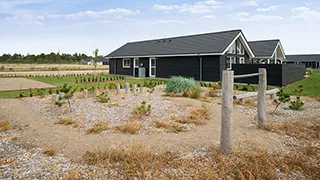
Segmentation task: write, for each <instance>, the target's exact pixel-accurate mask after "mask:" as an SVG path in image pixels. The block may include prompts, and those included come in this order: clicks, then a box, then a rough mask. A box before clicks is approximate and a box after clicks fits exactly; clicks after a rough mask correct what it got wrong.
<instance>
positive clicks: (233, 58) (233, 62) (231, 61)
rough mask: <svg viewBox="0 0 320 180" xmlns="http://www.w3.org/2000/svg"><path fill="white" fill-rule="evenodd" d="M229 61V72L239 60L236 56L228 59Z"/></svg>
mask: <svg viewBox="0 0 320 180" xmlns="http://www.w3.org/2000/svg"><path fill="white" fill-rule="evenodd" d="M227 58H228V59H229V66H230V67H229V68H227V69H228V70H231V69H232V64H236V62H237V60H236V57H234V56H230V57H227Z"/></svg>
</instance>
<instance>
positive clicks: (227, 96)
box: [220, 70, 234, 154]
mask: <svg viewBox="0 0 320 180" xmlns="http://www.w3.org/2000/svg"><path fill="white" fill-rule="evenodd" d="M233 82H234V72H233V71H227V70H224V71H223V73H222V108H221V136H220V148H221V150H223V151H224V152H225V153H227V154H230V153H232V110H233Z"/></svg>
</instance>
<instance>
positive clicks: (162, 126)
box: [155, 121, 171, 129]
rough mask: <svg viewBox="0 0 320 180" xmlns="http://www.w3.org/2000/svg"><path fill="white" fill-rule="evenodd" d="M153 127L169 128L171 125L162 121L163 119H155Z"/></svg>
mask: <svg viewBox="0 0 320 180" xmlns="http://www.w3.org/2000/svg"><path fill="white" fill-rule="evenodd" d="M155 127H156V128H164V129H169V128H170V127H171V125H170V124H168V123H166V122H163V121H156V122H155Z"/></svg>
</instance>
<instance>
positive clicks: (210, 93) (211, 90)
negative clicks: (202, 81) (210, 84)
mask: <svg viewBox="0 0 320 180" xmlns="http://www.w3.org/2000/svg"><path fill="white" fill-rule="evenodd" d="M208 96H209V97H219V96H218V90H215V89H210V91H209V92H208Z"/></svg>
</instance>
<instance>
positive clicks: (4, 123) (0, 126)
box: [0, 121, 11, 132]
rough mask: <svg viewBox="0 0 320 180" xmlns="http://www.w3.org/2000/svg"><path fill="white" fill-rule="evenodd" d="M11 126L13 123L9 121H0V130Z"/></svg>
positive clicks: (6, 129) (5, 129)
mask: <svg viewBox="0 0 320 180" xmlns="http://www.w3.org/2000/svg"><path fill="white" fill-rule="evenodd" d="M10 128H11V125H10V123H9V122H8V121H1V122H0V132H4V131H8V130H9V129H10Z"/></svg>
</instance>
